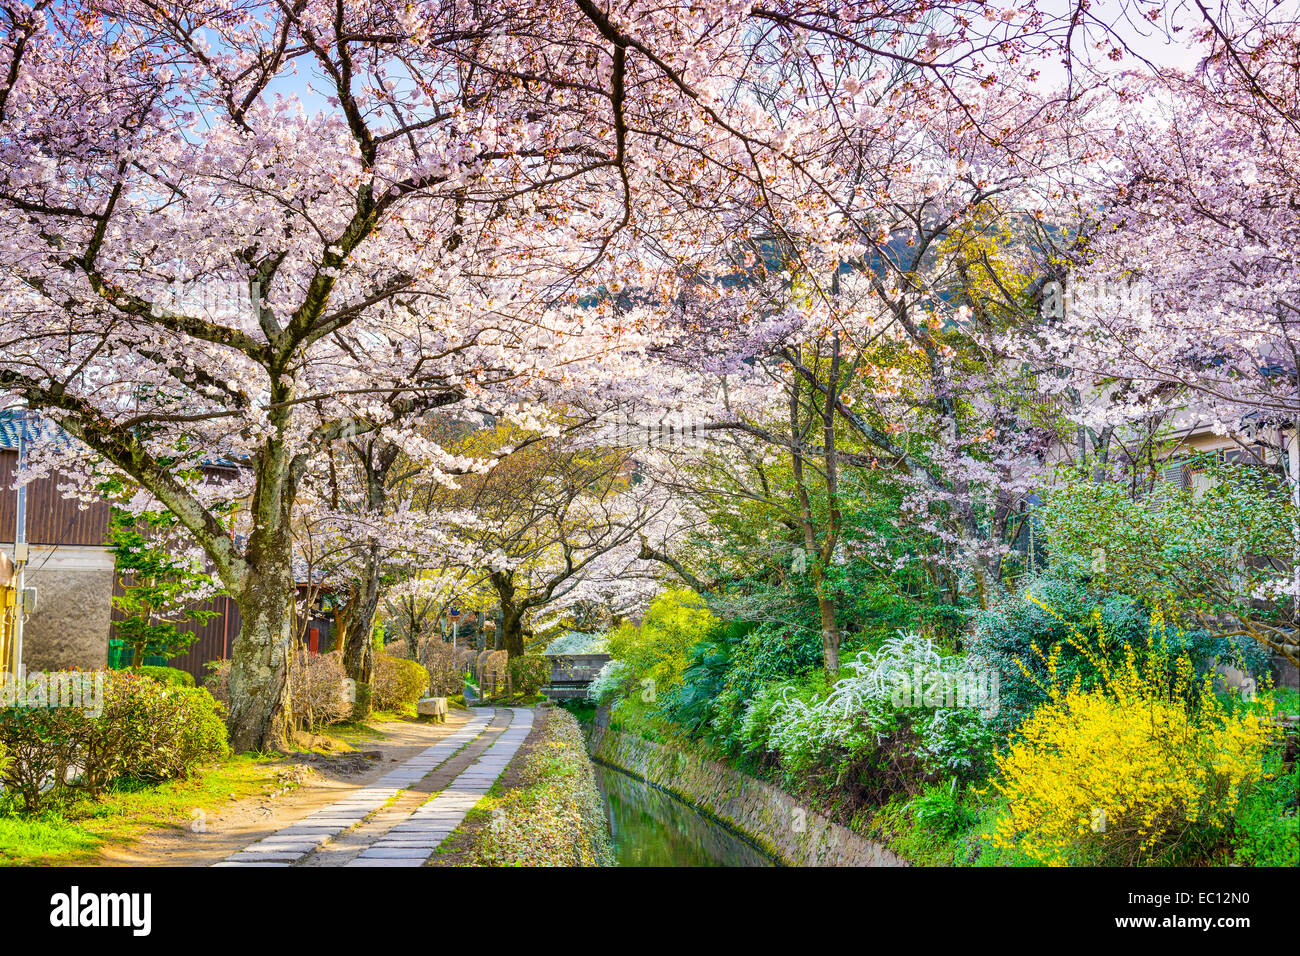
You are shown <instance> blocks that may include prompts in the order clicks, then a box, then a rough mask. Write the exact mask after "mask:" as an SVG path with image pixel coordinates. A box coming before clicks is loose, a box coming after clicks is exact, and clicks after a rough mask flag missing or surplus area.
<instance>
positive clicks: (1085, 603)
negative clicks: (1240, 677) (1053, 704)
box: [969, 566, 1267, 731]
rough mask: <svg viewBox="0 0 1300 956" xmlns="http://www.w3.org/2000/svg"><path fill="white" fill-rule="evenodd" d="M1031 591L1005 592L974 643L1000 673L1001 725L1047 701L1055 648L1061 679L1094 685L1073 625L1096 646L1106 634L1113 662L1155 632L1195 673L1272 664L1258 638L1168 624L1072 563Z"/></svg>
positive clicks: (979, 624) (1165, 649)
mask: <svg viewBox="0 0 1300 956" xmlns="http://www.w3.org/2000/svg"><path fill="white" fill-rule="evenodd" d="M1028 592H1029V594H1028V596H1027V595H1026V593H1025V591H1024V590H1021V591H1020V592H1018V593H1016V594H1011V595H1007V596H1006V597H1004V598H1002V599H1001V600H999V601H997V602H996V603H995V604H994V605H993V606H992V607H990V608H989V609H988V610H986V611H981V612H979V613H978V614H977V615H976V617H975V627H974V631H973V633H972V636H971V639H970V642H969V649H970V653H971V656H972V658H973V659H974V660H976V661H978V662H980V663H982V664H983V665H985V666H987V667H993V668H996V669H997V671H998V674H999V694H1000V699H1001V707H1000V710H999V712H998V715H997V717H996V718H995V723H996V725H997V726H998V727H999V728H1000V729H1002V730H1004V731H1005V730H1009V729H1011V728H1013V727H1015V726H1017V725H1019V724H1020V723H1021V721H1023V720H1024V719H1025V717H1027V716H1028V715H1029V713H1030V712H1031V711H1032V710H1033V709H1034V708H1035V707H1037V706H1038V705H1039V704H1042V703H1043V702H1044V701H1046V700H1047V697H1048V695H1047V691H1046V689H1045V688H1047V687H1048V686H1050V685H1051V684H1052V678H1051V675H1049V673H1048V670H1047V663H1046V661H1047V659H1048V658H1050V657H1051V655H1052V652H1053V651H1054V650H1056V649H1058V648H1059V649H1060V651H1061V654H1060V661H1059V673H1058V675H1057V676H1058V679H1059V680H1061V682H1062V683H1065V684H1068V683H1070V682H1071V681H1073V680H1074V679H1075V677H1078V678H1079V680H1080V681H1081V682H1082V685H1083V687H1084V689H1087V688H1090V687H1092V686H1093V685H1094V684H1095V683H1096V681H1097V678H1098V673H1097V668H1096V667H1094V666H1093V665H1092V664H1091V663H1089V661H1088V660H1087V658H1086V657H1085V656H1084V655H1083V654H1082V653H1080V652H1079V650H1078V649H1077V648H1075V647H1074V646H1073V645H1072V644H1071V642H1070V635H1071V628H1072V627H1073V628H1076V629H1078V631H1079V632H1080V634H1081V636H1082V637H1083V638H1084V640H1085V641H1086V642H1088V643H1089V644H1091V645H1094V646H1096V647H1098V648H1099V649H1103V648H1102V639H1103V638H1104V651H1105V652H1106V654H1107V656H1108V657H1109V660H1110V663H1112V664H1119V663H1120V662H1121V661H1122V660H1123V654H1124V648H1126V647H1130V648H1132V649H1133V650H1134V651H1135V652H1136V653H1137V654H1138V657H1139V661H1140V660H1142V659H1143V655H1145V654H1146V653H1147V648H1148V645H1149V643H1150V641H1149V640H1148V638H1149V636H1151V635H1152V634H1153V632H1154V633H1155V636H1156V638H1157V641H1156V644H1157V646H1158V648H1159V650H1160V651H1161V652H1162V653H1167V654H1169V655H1170V656H1172V657H1178V656H1184V657H1186V658H1187V659H1188V660H1189V661H1190V662H1191V663H1192V665H1193V667H1194V668H1195V670H1196V672H1197V673H1204V672H1205V671H1207V670H1209V669H1210V668H1212V667H1213V666H1214V665H1215V664H1217V663H1219V662H1220V661H1224V662H1232V663H1236V664H1238V665H1239V666H1241V667H1242V668H1243V669H1244V670H1247V671H1249V672H1250V673H1253V674H1259V673H1261V672H1262V671H1263V670H1264V669H1265V668H1266V666H1267V661H1266V659H1265V658H1264V657H1263V656H1262V655H1261V654H1260V652H1259V650H1258V648H1257V646H1256V645H1255V644H1254V643H1253V642H1242V641H1236V640H1233V639H1228V638H1216V637H1213V636H1211V635H1209V634H1207V633H1206V632H1204V631H1191V632H1186V631H1183V630H1181V629H1179V628H1177V627H1173V626H1167V625H1165V624H1164V623H1162V622H1161V621H1160V619H1159V616H1158V615H1157V616H1156V620H1155V621H1154V622H1153V620H1152V617H1153V615H1152V613H1151V610H1150V609H1149V608H1148V607H1147V605H1146V604H1145V602H1143V601H1141V600H1140V599H1138V598H1135V597H1131V596H1129V595H1126V594H1117V593H1114V592H1109V593H1107V592H1098V591H1094V590H1092V589H1090V587H1089V585H1088V582H1087V580H1086V578H1085V577H1083V576H1082V575H1081V574H1079V573H1078V572H1077V571H1075V570H1073V569H1072V568H1069V567H1065V566H1059V567H1057V568H1054V569H1053V570H1052V571H1051V572H1049V573H1048V574H1047V575H1045V576H1043V577H1041V578H1039V579H1038V580H1037V581H1034V582H1033V583H1032V584H1031V585H1030V586H1029V588H1028ZM1035 646H1036V647H1037V648H1038V650H1037V651H1035V649H1034V648H1035Z"/></svg>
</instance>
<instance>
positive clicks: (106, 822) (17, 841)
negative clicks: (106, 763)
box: [0, 754, 297, 866]
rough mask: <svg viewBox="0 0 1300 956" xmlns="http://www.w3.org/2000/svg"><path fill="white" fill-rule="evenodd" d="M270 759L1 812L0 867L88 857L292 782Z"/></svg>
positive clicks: (233, 761)
mask: <svg viewBox="0 0 1300 956" xmlns="http://www.w3.org/2000/svg"><path fill="white" fill-rule="evenodd" d="M284 771H285V768H284V766H283V764H282V763H281V762H280V761H279V760H278V758H275V757H268V756H256V755H251V754H241V755H240V756H237V757H231V758H230V759H228V760H225V761H222V762H221V763H220V764H216V765H214V766H212V767H208V768H206V769H204V771H203V772H202V773H201V774H199V775H196V776H194V777H192V778H191V779H189V780H169V781H166V782H164V783H160V784H144V783H138V782H134V781H128V780H122V781H118V782H117V783H115V784H114V785H113V787H112V789H110V790H109V791H108V792H107V793H106V794H105V795H104V797H103V799H101V800H100V801H99V802H98V803H93V802H91V801H89V800H80V801H78V802H75V803H71V804H69V805H67V806H65V807H62V808H60V809H59V810H57V811H55V810H51V811H47V812H45V813H41V814H39V815H37V816H33V817H27V816H20V815H17V814H8V813H0V866H38V865H41V866H67V865H76V864H86V863H94V862H95V861H96V859H97V858H98V856H99V852H100V850H101V848H103V847H105V846H109V845H127V844H130V843H131V842H133V841H134V840H135V839H136V837H137V836H138V835H139V834H140V833H142V832H144V831H145V830H151V829H156V828H162V827H174V828H177V829H180V828H183V827H189V826H193V825H196V824H198V823H201V822H202V821H203V820H204V818H205V816H206V815H208V814H211V813H214V812H215V811H216V810H217V809H218V808H219V807H221V806H224V805H226V804H229V803H230V802H231V800H232V799H235V800H238V799H242V798H244V797H248V796H252V795H254V794H259V793H267V792H268V791H284V790H288V789H292V788H293V787H295V786H297V784H296V782H294V780H293V779H292V778H291V777H290V776H289V775H287V774H286V773H285V772H284Z"/></svg>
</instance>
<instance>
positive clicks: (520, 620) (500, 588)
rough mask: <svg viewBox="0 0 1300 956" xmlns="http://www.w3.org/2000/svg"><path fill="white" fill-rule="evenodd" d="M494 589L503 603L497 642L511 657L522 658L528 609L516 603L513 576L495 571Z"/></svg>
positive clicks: (493, 577) (493, 578) (493, 576)
mask: <svg viewBox="0 0 1300 956" xmlns="http://www.w3.org/2000/svg"><path fill="white" fill-rule="evenodd" d="M492 587H493V588H494V589H495V590H496V592H497V600H498V601H500V602H501V627H500V629H499V634H498V637H497V640H498V641H500V643H501V646H502V647H504V648H505V651H506V654H507V655H508V656H509V657H522V656H523V654H524V613H525V611H526V608H524V607H522V606H521V605H519V604H516V603H515V582H514V580H513V578H512V577H511V575H509V574H506V573H503V572H501V571H494V572H493V573H492Z"/></svg>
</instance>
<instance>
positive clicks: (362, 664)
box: [343, 547, 383, 720]
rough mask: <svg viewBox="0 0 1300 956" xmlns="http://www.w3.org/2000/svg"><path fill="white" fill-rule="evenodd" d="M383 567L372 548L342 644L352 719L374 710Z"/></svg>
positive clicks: (362, 716)
mask: <svg viewBox="0 0 1300 956" xmlns="http://www.w3.org/2000/svg"><path fill="white" fill-rule="evenodd" d="M382 571H383V563H382V560H381V557H380V554H379V548H378V547H371V549H370V552H369V554H367V555H366V564H365V568H364V570H363V571H362V574H361V580H360V582H359V583H360V590H359V593H358V594H357V596H356V598H355V600H354V601H353V605H352V608H351V613H350V614H349V615H348V629H347V633H346V635H345V636H344V643H343V669H344V670H345V671H346V672H347V675H348V677H349V678H350V679H351V680H352V681H353V685H354V687H355V688H356V698H355V699H354V701H353V704H352V719H353V720H363V719H365V718H366V717H368V716H370V714H371V712H372V711H373V709H374V706H373V699H372V698H373V681H374V668H375V642H374V638H373V634H374V629H375V615H376V614H377V613H378V611H379V578H380V575H381V573H382Z"/></svg>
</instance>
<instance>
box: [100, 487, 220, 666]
mask: <svg viewBox="0 0 1300 956" xmlns="http://www.w3.org/2000/svg"><path fill="white" fill-rule="evenodd" d="M175 521H176V519H175V518H174V517H172V516H171V515H170V514H165V513H161V514H160V513H145V514H143V515H138V516H137V515H133V514H131V513H130V512H128V511H125V510H123V509H120V508H114V509H113V511H112V516H111V518H110V520H109V531H108V550H109V551H110V552H111V553H112V554H113V556H114V558H115V561H116V566H117V574H118V575H119V577H120V578H121V580H122V588H123V592H124V593H123V594H122V595H121V596H119V597H115V598H113V606H114V607H115V608H117V610H118V611H120V612H121V614H122V618H121V619H120V620H118V621H117V622H116V624H115V625H114V633H115V635H116V636H117V637H118V638H119V639H120V640H121V641H122V642H123V643H125V644H126V646H127V647H129V648H130V649H131V666H132V667H139V666H140V665H141V664H142V663H143V661H144V658H145V657H146V656H154V657H165V658H172V657H175V656H176V655H178V654H181V653H183V652H184V650H185V649H186V648H187V647H189V646H190V645H191V644H193V643H194V641H195V640H196V639H197V638H198V635H197V634H194V633H193V632H189V631H183V630H181V627H182V625H184V624H186V623H187V622H189V621H198V622H199V623H206V622H207V621H208V620H210V619H211V618H212V617H214V616H215V615H216V613H217V612H216V611H207V610H200V609H197V608H195V607H194V606H193V603H194V600H195V598H196V597H198V596H199V595H201V594H203V593H205V592H207V591H210V590H211V587H212V579H211V578H209V577H208V576H207V575H206V574H203V573H201V572H197V571H195V570H194V569H193V568H192V567H191V565H190V562H189V561H188V560H187V559H186V558H185V557H184V556H181V555H178V554H177V553H176V551H175V550H173V549H171V548H168V547H167V533H168V531H170V530H171V528H172V526H173V525H174V524H175Z"/></svg>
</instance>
